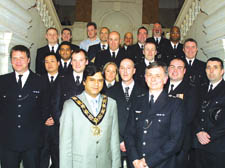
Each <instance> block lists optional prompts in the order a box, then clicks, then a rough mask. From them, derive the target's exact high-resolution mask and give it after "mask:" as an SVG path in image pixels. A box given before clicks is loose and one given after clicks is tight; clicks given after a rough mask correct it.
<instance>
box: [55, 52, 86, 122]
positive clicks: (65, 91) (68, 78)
mask: <svg viewBox="0 0 225 168" xmlns="http://www.w3.org/2000/svg"><path fill="white" fill-rule="evenodd" d="M71 58H72V60H71V64H72V67H73V71H72V72H70V73H67V74H66V75H64V76H61V77H60V79H59V82H57V84H56V89H55V93H54V95H53V98H52V100H51V105H52V108H53V113H54V116H55V123H56V124H58V125H59V118H60V116H61V111H62V108H63V104H64V102H65V101H66V100H67V99H69V98H70V97H72V96H76V95H79V94H80V93H81V92H82V91H83V90H84V86H83V72H84V69H85V67H86V65H87V64H88V59H87V56H86V52H85V51H84V50H83V49H79V50H76V51H74V52H73V53H72V56H71Z"/></svg>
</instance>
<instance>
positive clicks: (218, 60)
mask: <svg viewBox="0 0 225 168" xmlns="http://www.w3.org/2000/svg"><path fill="white" fill-rule="evenodd" d="M209 61H217V62H220V65H221V69H223V68H224V65H223V61H222V60H221V59H220V58H218V57H212V58H209V59H208V60H207V62H206V65H207V63H208V62H209Z"/></svg>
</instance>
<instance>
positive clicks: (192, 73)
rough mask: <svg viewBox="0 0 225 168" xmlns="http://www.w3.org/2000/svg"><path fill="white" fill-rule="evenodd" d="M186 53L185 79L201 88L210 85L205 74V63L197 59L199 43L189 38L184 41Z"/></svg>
mask: <svg viewBox="0 0 225 168" xmlns="http://www.w3.org/2000/svg"><path fill="white" fill-rule="evenodd" d="M183 50H184V53H185V59H184V61H185V64H186V73H185V76H184V77H185V78H186V79H187V80H188V81H189V82H190V84H191V85H194V86H196V87H201V86H203V85H205V84H207V83H208V79H207V77H206V73H205V62H203V61H200V60H198V59H197V58H196V56H197V52H198V44H197V41H196V40H194V39H192V38H189V39H186V40H185V41H184V49H183Z"/></svg>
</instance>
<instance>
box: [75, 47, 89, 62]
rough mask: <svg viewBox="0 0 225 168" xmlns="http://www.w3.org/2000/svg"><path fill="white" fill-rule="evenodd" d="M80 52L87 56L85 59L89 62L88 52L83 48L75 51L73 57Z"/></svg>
mask: <svg viewBox="0 0 225 168" xmlns="http://www.w3.org/2000/svg"><path fill="white" fill-rule="evenodd" d="M79 52H83V53H84V55H85V59H86V60H88V56H87V52H86V51H85V50H84V49H82V48H78V49H75V50H74V51H73V52H72V53H71V57H72V55H73V54H77V53H79Z"/></svg>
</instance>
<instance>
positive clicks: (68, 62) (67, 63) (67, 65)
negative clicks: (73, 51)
mask: <svg viewBox="0 0 225 168" xmlns="http://www.w3.org/2000/svg"><path fill="white" fill-rule="evenodd" d="M64 62H65V61H64V60H63V59H61V63H62V67H63V68H64ZM70 63H71V59H69V60H68V61H67V62H66V67H67V68H68V67H69V65H70Z"/></svg>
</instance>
